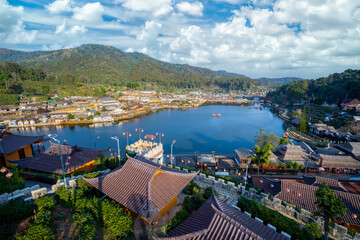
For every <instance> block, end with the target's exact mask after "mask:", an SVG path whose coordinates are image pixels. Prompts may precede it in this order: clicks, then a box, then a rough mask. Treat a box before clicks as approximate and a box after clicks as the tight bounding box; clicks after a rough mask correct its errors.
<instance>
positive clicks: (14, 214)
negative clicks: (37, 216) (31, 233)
mask: <svg viewBox="0 0 360 240" xmlns="http://www.w3.org/2000/svg"><path fill="white" fill-rule="evenodd" d="M33 210H34V207H33V206H32V205H28V204H25V203H24V202H20V201H16V200H10V201H9V202H7V203H4V204H1V205H0V224H7V223H14V222H16V221H19V220H21V219H24V218H26V217H29V216H31V215H32V213H33Z"/></svg>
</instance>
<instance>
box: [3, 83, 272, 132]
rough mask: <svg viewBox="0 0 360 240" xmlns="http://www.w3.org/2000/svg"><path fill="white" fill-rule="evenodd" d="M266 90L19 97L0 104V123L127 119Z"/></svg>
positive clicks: (238, 99) (239, 99) (241, 99)
mask: <svg viewBox="0 0 360 240" xmlns="http://www.w3.org/2000/svg"><path fill="white" fill-rule="evenodd" d="M265 94H266V93H265V92H230V93H218V94H217V93H208V92H202V91H190V92H187V93H182V94H174V93H162V92H155V91H135V90H134V91H132V90H130V91H119V92H109V93H108V95H109V97H81V96H68V97H60V96H58V95H52V96H51V99H50V100H47V101H46V102H42V103H41V102H36V98H33V99H32V98H29V99H27V100H24V99H23V100H21V101H20V104H19V106H0V125H1V124H3V125H5V126H7V127H26V126H47V125H61V124H63V125H71V124H96V123H112V122H115V121H122V120H130V119H134V118H137V117H141V116H144V115H147V114H150V113H152V112H156V111H160V110H165V109H182V110H186V109H188V108H194V107H199V106H200V105H202V104H214V103H221V104H247V103H249V102H250V101H251V100H249V99H252V98H253V97H254V96H257V97H263V96H265Z"/></svg>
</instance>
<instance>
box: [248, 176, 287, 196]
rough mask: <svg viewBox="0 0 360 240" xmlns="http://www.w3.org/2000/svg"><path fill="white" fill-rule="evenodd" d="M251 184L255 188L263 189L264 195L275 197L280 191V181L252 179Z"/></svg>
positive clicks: (260, 178) (263, 178)
mask: <svg viewBox="0 0 360 240" xmlns="http://www.w3.org/2000/svg"><path fill="white" fill-rule="evenodd" d="M253 183H254V185H255V186H256V187H259V188H262V189H264V192H265V193H266V194H268V193H270V194H271V195H272V196H275V195H276V194H278V193H279V192H280V191H281V181H280V180H275V179H271V178H266V177H253Z"/></svg>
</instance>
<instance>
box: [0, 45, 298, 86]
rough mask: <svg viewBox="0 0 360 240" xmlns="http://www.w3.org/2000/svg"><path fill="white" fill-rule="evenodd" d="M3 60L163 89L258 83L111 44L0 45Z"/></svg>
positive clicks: (273, 81) (285, 80)
mask: <svg viewBox="0 0 360 240" xmlns="http://www.w3.org/2000/svg"><path fill="white" fill-rule="evenodd" d="M5 61H8V62H16V63H20V64H21V65H22V66H23V67H25V68H33V69H37V68H38V69H41V70H43V71H45V72H47V73H48V74H55V75H56V76H58V77H60V78H64V77H65V76H67V75H73V76H76V77H77V78H79V79H80V81H82V82H84V83H106V84H110V85H126V84H127V83H129V82H137V83H139V84H140V85H148V86H154V85H157V86H163V87H165V88H169V87H180V88H199V87H219V88H228V89H232V90H246V89H251V88H254V87H255V86H257V85H258V84H257V83H256V82H255V81H253V80H252V79H250V78H248V77H246V76H244V75H242V74H237V73H230V72H226V71H213V70H210V69H208V68H201V67H194V66H190V65H188V64H173V63H168V62H164V61H159V60H157V59H154V58H152V57H149V56H147V55H145V54H142V53H139V52H133V53H126V52H123V51H121V50H119V49H117V48H115V47H111V46H104V45H95V44H86V45H82V46H80V47H77V48H71V49H61V50H56V51H33V52H23V51H16V50H10V49H4V48H0V62H5ZM294 80H299V78H276V79H271V78H261V79H256V81H257V82H259V83H262V84H265V85H280V84H286V83H289V82H291V81H294Z"/></svg>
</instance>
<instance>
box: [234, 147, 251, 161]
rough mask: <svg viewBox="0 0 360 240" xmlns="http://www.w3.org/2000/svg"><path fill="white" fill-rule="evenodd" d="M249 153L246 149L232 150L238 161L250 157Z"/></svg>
mask: <svg viewBox="0 0 360 240" xmlns="http://www.w3.org/2000/svg"><path fill="white" fill-rule="evenodd" d="M250 151H251V150H250V149H247V148H238V149H235V150H234V152H235V154H236V155H237V157H238V158H240V159H243V158H249V157H251V156H252V155H251V153H250Z"/></svg>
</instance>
